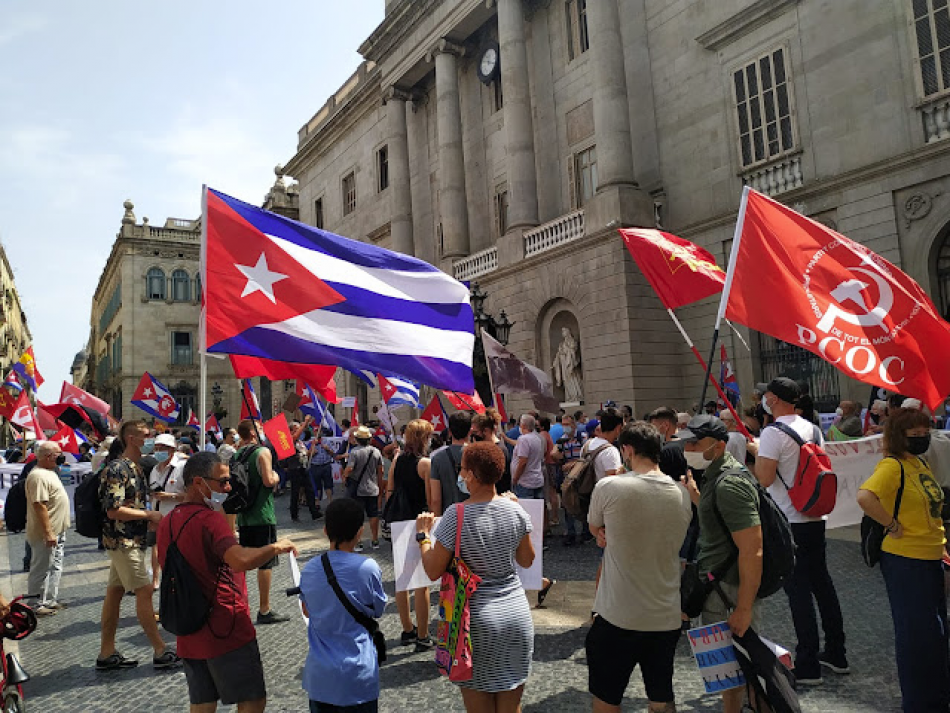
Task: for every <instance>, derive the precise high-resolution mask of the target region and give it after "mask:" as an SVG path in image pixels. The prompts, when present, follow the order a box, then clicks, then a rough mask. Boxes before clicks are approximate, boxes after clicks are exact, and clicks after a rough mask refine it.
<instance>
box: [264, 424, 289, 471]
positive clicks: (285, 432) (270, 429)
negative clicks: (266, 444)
mask: <svg viewBox="0 0 950 713" xmlns="http://www.w3.org/2000/svg"><path fill="white" fill-rule="evenodd" d="M264 435H265V436H267V440H268V441H270V444H271V445H272V446H274V450H275V451H277V458H278V459H279V460H283V459H284V458H290V456H292V455H293V454H294V453H295V452H296V448H295V447H294V439H293V438H292V437H291V435H290V426H289V425H288V424H287V417H286V416H284V414H283V413H279V414H277V415H276V416H274V418H272V419H271V420H270V421H265V422H264Z"/></svg>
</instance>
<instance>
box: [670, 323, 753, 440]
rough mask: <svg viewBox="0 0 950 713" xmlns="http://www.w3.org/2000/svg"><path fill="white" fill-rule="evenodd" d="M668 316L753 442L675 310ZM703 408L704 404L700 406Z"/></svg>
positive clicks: (741, 427) (737, 424)
mask: <svg viewBox="0 0 950 713" xmlns="http://www.w3.org/2000/svg"><path fill="white" fill-rule="evenodd" d="M666 312H667V314H669V315H670V319H672V320H673V324H675V325H676V327H677V329H679V330H680V334H682V335H683V339H685V340H686V346H688V347H689V348H690V349H691V350H692V351H693V355H694V356H695V357H696V361H698V362H699V365H700V366H701V367H702V368H703V369H704V370H705V372H706V377H707V378H708V379H709V381H711V382H712V385H713V386H715V387H716V391H717V392H718V393H719V397H720V398H721V399H722V400H723V401H724V402H725V404H726V408H728V409H729V413H731V414H732V417H733V418H734V419H735V420H736V427H737V428H738V429H739V431H740V432H741V433H742V435H743V436H745V437H746V439H747V440H748V441H750V442H751V441H752V434H751V433H749V429H747V428H746V426H745V424H744V423H743V422H742V419H741V418H739V414H738V413H736V409H735V407H733V405H732V402H731V401H729V397H727V396H726V394H725V393H724V392H723V390H722V387H721V386H720V385H719V382H718V381H716V378H715V377H714V376H713V375H712V373H711V372H710V370H709V369H708V368H707V367H706V362H705V361H704V360H703V357H702V355H701V354H700V353H699V350H698V349H697V348H696V346H695V345H694V344H693V340H692V339H690V338H689V335H688V334H687V333H686V330H685V329H683V325H682V324H680V321H679V320H678V319H677V318H676V315H675V314H674V313H673V310H671V309H667V310H666ZM700 406H702V404H700Z"/></svg>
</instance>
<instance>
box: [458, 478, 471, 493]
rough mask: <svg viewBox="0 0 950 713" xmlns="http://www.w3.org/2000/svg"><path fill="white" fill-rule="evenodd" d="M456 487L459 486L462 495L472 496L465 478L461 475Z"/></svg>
mask: <svg viewBox="0 0 950 713" xmlns="http://www.w3.org/2000/svg"><path fill="white" fill-rule="evenodd" d="M456 485H458V487H459V492H460V493H462V494H463V495H471V493H469V492H468V486H467V485H466V484H465V478H463V477H462V474H461V473H459V477H458V480H457V481H456Z"/></svg>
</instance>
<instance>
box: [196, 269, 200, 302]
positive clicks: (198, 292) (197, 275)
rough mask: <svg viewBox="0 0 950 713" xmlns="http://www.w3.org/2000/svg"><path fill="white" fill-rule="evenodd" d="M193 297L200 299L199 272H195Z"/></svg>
mask: <svg viewBox="0 0 950 713" xmlns="http://www.w3.org/2000/svg"><path fill="white" fill-rule="evenodd" d="M195 299H196V300H198V301H199V302H200V301H201V273H200V272H197V273H195Z"/></svg>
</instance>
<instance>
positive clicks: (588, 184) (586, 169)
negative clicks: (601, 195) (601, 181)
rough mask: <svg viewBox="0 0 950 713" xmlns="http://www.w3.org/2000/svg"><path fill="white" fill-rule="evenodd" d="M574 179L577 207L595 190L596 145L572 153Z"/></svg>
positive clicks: (589, 197) (587, 199) (591, 195)
mask: <svg viewBox="0 0 950 713" xmlns="http://www.w3.org/2000/svg"><path fill="white" fill-rule="evenodd" d="M574 180H575V182H576V186H575V189H574V190H575V191H576V195H577V207H578V208H580V207H581V206H583V205H584V204H585V203H587V201H589V200H590V199H591V198H593V197H594V194H595V193H596V192H597V147H596V146H591V147H590V148H589V149H585V150H584V151H581V152H580V153H577V154H575V155H574Z"/></svg>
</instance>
